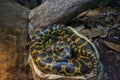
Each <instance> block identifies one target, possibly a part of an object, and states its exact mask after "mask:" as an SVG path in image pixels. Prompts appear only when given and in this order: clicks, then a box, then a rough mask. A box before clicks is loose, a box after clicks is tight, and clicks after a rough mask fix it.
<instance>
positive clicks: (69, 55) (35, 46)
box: [30, 25, 98, 76]
mask: <svg viewBox="0 0 120 80" xmlns="http://www.w3.org/2000/svg"><path fill="white" fill-rule="evenodd" d="M30 54H31V55H32V59H33V61H34V63H35V64H36V66H37V67H38V68H39V69H40V70H41V71H43V72H45V73H50V74H51V73H52V74H57V75H66V76H77V75H84V74H89V73H90V72H91V71H92V70H93V72H94V75H95V76H96V75H97V63H98V62H97V58H96V55H95V48H94V47H93V46H92V45H91V43H90V42H89V41H88V40H86V38H84V37H82V36H81V37H80V36H78V35H76V34H75V33H73V32H72V31H71V30H70V29H69V28H67V27H66V26H65V25H54V26H50V27H49V28H47V29H43V30H39V31H36V33H35V34H34V35H33V37H32V40H31V45H30Z"/></svg>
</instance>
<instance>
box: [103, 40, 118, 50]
mask: <svg viewBox="0 0 120 80" xmlns="http://www.w3.org/2000/svg"><path fill="white" fill-rule="evenodd" d="M103 43H104V44H105V45H106V46H108V47H109V48H111V49H113V50H116V51H118V52H120V45H118V44H115V43H112V42H109V41H105V40H104V41H103Z"/></svg>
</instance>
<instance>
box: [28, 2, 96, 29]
mask: <svg viewBox="0 0 120 80" xmlns="http://www.w3.org/2000/svg"><path fill="white" fill-rule="evenodd" d="M95 4H96V1H95V0H69V1H68V0H43V2H42V4H41V5H40V6H38V7H37V8H35V9H33V10H31V12H30V15H29V18H30V22H31V23H32V24H33V26H34V28H35V29H39V28H40V27H46V26H50V25H53V24H55V23H58V24H59V23H68V22H70V21H71V20H72V19H73V18H75V17H76V16H77V15H78V14H80V13H81V12H83V11H85V10H86V9H90V8H93V7H94V6H95Z"/></svg>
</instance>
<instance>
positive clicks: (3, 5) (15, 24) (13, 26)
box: [0, 0, 29, 80]
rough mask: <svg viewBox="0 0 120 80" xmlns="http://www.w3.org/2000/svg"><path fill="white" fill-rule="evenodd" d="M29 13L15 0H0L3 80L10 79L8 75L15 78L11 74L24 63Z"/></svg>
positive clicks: (0, 54) (0, 55)
mask: <svg viewBox="0 0 120 80" xmlns="http://www.w3.org/2000/svg"><path fill="white" fill-rule="evenodd" d="M28 13H29V10H28V9H26V8H24V7H22V6H20V5H19V4H18V3H17V2H15V1H14V0H0V69H1V70H2V72H0V75H3V76H2V77H1V78H0V79H1V80H6V79H8V77H10V76H8V75H12V76H14V74H12V73H11V72H12V71H13V72H14V71H15V69H16V68H19V67H21V66H22V65H23V63H24V60H23V58H24V54H25V51H26V42H27V40H26V37H27V21H28V20H27V19H28ZM13 69H14V70H13ZM16 71H18V70H17V69H16ZM16 71H15V72H16ZM16 73H17V72H16ZM16 73H15V74H16ZM11 80H13V78H12V79H11Z"/></svg>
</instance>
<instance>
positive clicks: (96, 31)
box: [79, 28, 104, 38]
mask: <svg viewBox="0 0 120 80" xmlns="http://www.w3.org/2000/svg"><path fill="white" fill-rule="evenodd" d="M79 33H80V34H83V35H84V36H89V38H93V37H97V36H100V35H102V34H103V33H104V30H103V29H97V28H92V29H84V30H81V31H79Z"/></svg>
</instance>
